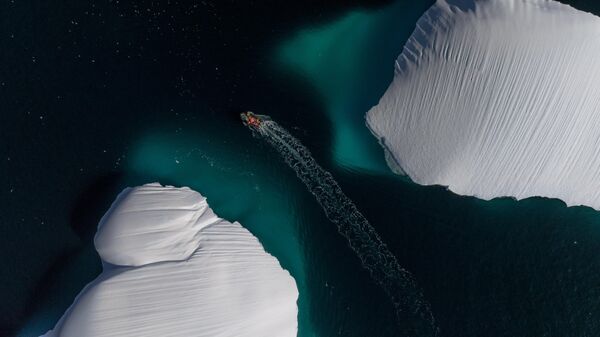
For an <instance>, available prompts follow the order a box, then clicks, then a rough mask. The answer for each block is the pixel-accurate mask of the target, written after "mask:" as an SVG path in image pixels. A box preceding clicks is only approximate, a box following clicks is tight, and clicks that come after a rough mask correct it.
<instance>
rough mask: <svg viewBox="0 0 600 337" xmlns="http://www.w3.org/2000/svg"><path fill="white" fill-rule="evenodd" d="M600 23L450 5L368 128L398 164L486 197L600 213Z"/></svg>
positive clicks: (527, 7)
mask: <svg viewBox="0 0 600 337" xmlns="http://www.w3.org/2000/svg"><path fill="white" fill-rule="evenodd" d="M598 55H600V18H598V17H596V16H594V15H592V14H589V13H585V12H581V11H579V10H576V9H574V8H572V7H570V6H567V5H564V4H561V3H559V2H556V1H552V0H485V1H475V0H438V1H437V2H436V4H434V5H433V6H432V7H431V8H430V9H429V10H428V11H427V12H426V13H425V14H424V15H423V16H422V17H421V19H419V21H418V23H417V27H416V29H415V31H414V32H413V34H412V36H411V37H410V39H409V40H408V42H407V43H406V45H405V46H404V49H403V51H402V53H401V54H400V56H399V57H398V59H397V61H396V66H395V76H394V80H393V82H392V84H391V85H390V86H389V88H388V89H387V91H386V92H385V94H384V95H383V97H382V98H381V100H380V102H379V104H378V105H376V106H375V107H373V108H372V109H371V110H370V111H369V112H368V113H367V117H366V118H367V126H368V127H369V129H370V130H371V131H372V133H373V134H374V135H375V136H376V137H377V138H378V139H379V140H380V143H381V144H382V145H383V147H384V149H385V151H386V157H387V159H388V164H389V165H390V167H391V168H392V169H393V170H394V171H396V172H397V173H401V174H407V175H408V176H409V177H410V178H411V179H412V180H413V181H415V182H417V183H419V184H423V185H433V184H437V185H444V186H448V188H449V189H450V190H452V191H454V192H456V193H458V194H463V195H473V196H477V197H480V198H483V199H491V198H494V197H499V196H512V197H515V198H517V199H522V198H527V197H531V196H543V197H551V198H560V199H562V200H563V201H564V202H565V203H567V204H568V205H587V206H591V207H593V208H595V209H600V62H598V61H599V58H598Z"/></svg>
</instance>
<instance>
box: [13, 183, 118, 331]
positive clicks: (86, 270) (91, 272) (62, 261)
mask: <svg viewBox="0 0 600 337" xmlns="http://www.w3.org/2000/svg"><path fill="white" fill-rule="evenodd" d="M121 182H122V174H121V173H118V172H111V173H108V174H106V175H102V176H99V177H97V178H96V179H94V180H93V181H92V182H91V183H90V184H89V185H88V186H87V187H85V188H84V189H83V191H82V192H81V193H80V194H79V196H78V197H77V199H76V201H75V202H74V203H73V208H72V210H71V214H70V222H69V225H70V227H71V229H72V230H73V231H74V232H75V233H76V234H77V235H78V236H79V238H80V240H81V244H80V245H79V246H78V247H76V248H74V249H71V250H69V251H66V252H64V253H62V254H61V255H59V256H58V257H57V258H56V259H55V260H54V262H53V263H52V265H50V266H49V268H48V269H47V270H46V272H45V273H44V274H43V276H42V278H41V279H40V281H39V282H38V283H37V286H36V287H35V288H34V290H33V291H32V292H31V295H30V300H29V303H28V304H27V305H26V307H25V310H24V311H23V314H22V316H21V317H22V323H21V324H23V323H27V322H26V321H23V320H25V319H26V318H29V317H32V316H33V315H35V314H36V313H40V312H43V314H44V315H45V316H51V317H44V319H48V322H52V323H51V324H52V325H51V326H49V327H48V329H50V328H52V327H53V326H54V323H55V322H57V321H58V319H59V318H60V316H61V315H62V313H63V312H64V311H65V310H66V308H67V307H68V306H69V305H70V304H71V303H72V302H73V300H74V299H75V296H76V295H77V294H78V293H79V292H80V291H81V289H82V286H81V285H82V284H87V283H88V282H90V281H91V280H92V279H93V278H95V277H96V276H97V275H98V274H99V273H100V272H101V271H102V267H101V263H100V258H99V256H98V254H97V252H96V250H95V248H94V245H93V237H94V234H95V233H96V229H97V226H98V222H99V221H100V218H101V217H102V215H103V214H104V212H106V210H107V209H108V208H109V207H110V204H111V203H112V201H113V200H114V198H115V196H116V195H117V193H118V191H120V189H121V188H122V186H120V184H121ZM48 309H49V310H48ZM47 310H48V311H47ZM17 331H18V330H15V331H12V332H10V334H14V333H16V332H17Z"/></svg>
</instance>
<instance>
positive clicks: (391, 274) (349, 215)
mask: <svg viewBox="0 0 600 337" xmlns="http://www.w3.org/2000/svg"><path fill="white" fill-rule="evenodd" d="M260 117H263V116H260ZM265 117H266V116H265ZM242 119H244V118H243V117H242ZM246 125H248V124H246ZM248 126H249V127H251V129H252V130H254V131H255V133H256V134H257V135H258V136H260V137H261V138H263V139H264V140H266V141H267V142H268V143H269V144H270V145H271V146H273V148H275V149H276V150H277V151H278V152H279V153H280V155H281V156H282V157H283V159H284V160H285V162H286V163H287V164H288V165H289V166H290V167H291V168H292V169H294V171H295V172H296V175H297V176H298V178H300V180H301V181H302V182H303V183H304V184H305V185H306V187H307V188H308V190H309V191H310V192H311V193H312V194H313V195H314V196H315V197H316V199H317V201H318V203H319V204H320V205H321V207H322V208H323V210H324V211H325V214H326V215H327V218H328V219H329V220H330V221H331V222H333V223H334V224H335V225H337V228H338V231H339V233H340V234H341V235H343V236H344V237H345V238H346V239H347V240H348V244H349V246H350V248H352V250H354V252H355V253H356V255H357V256H358V257H359V258H360V260H361V261H362V265H363V267H364V268H366V269H367V270H368V271H369V273H370V274H371V277H372V279H373V280H374V281H375V282H376V283H377V284H378V285H379V286H381V287H382V288H383V290H384V291H385V292H386V293H387V295H388V297H389V298H390V299H391V301H392V303H393V305H394V308H395V312H396V318H397V320H398V324H399V325H400V327H401V328H403V329H405V330H406V332H407V333H408V335H409V336H437V335H438V333H439V331H438V328H437V327H436V324H435V320H434V317H433V314H432V312H431V309H430V307H429V304H428V303H427V301H425V299H424V297H423V294H422V292H421V290H420V288H419V286H418V285H417V282H416V280H415V279H414V277H413V276H412V275H411V274H410V273H409V272H408V271H406V270H405V269H403V268H402V267H400V265H399V264H398V261H397V260H396V258H395V256H394V255H393V254H392V253H391V252H390V250H389V249H388V248H387V246H386V245H385V243H384V242H383V241H382V240H381V238H380V237H379V234H377V232H376V231H375V229H374V228H373V226H371V224H370V223H369V221H367V219H366V218H365V217H364V216H363V215H362V214H361V213H360V211H359V210H358V209H357V207H356V206H355V205H354V203H353V202H352V201H351V200H350V198H348V197H347V196H346V195H345V194H344V193H343V192H342V189H341V188H340V186H339V185H338V183H337V182H336V181H335V180H334V179H333V176H332V175H331V174H330V173H329V172H327V171H325V170H324V169H323V168H322V167H321V166H319V164H317V162H316V161H315V159H314V158H313V157H312V155H311V154H310V152H309V151H308V149H307V148H306V147H304V146H303V145H302V144H301V143H300V142H299V141H298V140H297V139H296V138H294V137H293V136H292V135H291V134H290V133H289V132H287V131H286V130H285V129H284V128H283V127H281V126H280V125H279V124H277V123H276V122H275V121H273V120H271V119H270V118H260V120H259V122H258V123H255V125H248Z"/></svg>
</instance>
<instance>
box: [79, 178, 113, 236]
mask: <svg viewBox="0 0 600 337" xmlns="http://www.w3.org/2000/svg"><path fill="white" fill-rule="evenodd" d="M122 178H123V175H122V174H121V173H120V172H109V173H107V174H105V175H102V176H100V177H98V178H96V179H95V180H94V181H93V182H92V183H91V184H90V185H88V186H87V187H86V188H85V189H84V190H83V191H82V192H81V193H80V194H79V196H78V197H77V199H76V200H75V202H74V204H73V208H72V210H71V214H70V219H69V225H70V227H71V229H72V230H73V231H74V232H75V233H77V235H78V236H79V238H80V239H81V240H82V241H83V242H86V243H87V242H90V240H91V238H93V236H94V234H95V233H96V229H97V227H98V222H99V221H100V217H102V214H104V212H105V211H106V210H107V209H108V207H107V201H109V200H110V201H109V202H112V200H113V199H114V198H115V196H116V195H117V193H118V192H119V191H120V182H121V179H122ZM109 205H110V204H109ZM99 216H100V217H99Z"/></svg>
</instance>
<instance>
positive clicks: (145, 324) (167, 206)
mask: <svg viewBox="0 0 600 337" xmlns="http://www.w3.org/2000/svg"><path fill="white" fill-rule="evenodd" d="M95 245H96V248H97V250H98V252H99V254H100V256H101V258H102V260H103V262H104V271H103V272H102V274H101V275H100V276H98V278H97V279H96V280H94V281H93V282H92V283H90V284H89V285H87V286H86V287H85V288H84V289H83V290H82V292H81V293H80V294H79V295H78V296H77V298H76V299H75V301H74V303H73V304H72V305H71V307H70V308H69V309H68V310H67V312H66V313H65V314H64V315H63V317H62V318H61V319H60V321H59V322H58V323H57V325H56V327H55V328H54V329H53V330H51V331H49V332H48V333H46V334H45V335H44V336H47V337H54V336H61V337H62V336H64V337H68V336H74V337H75V336H76V337H82V336H90V337H92V336H93V337H96V336H111V337H114V336H128V337H130V336H223V337H225V336H265V337H268V336H273V337H279V336H290V337H292V336H296V333H297V318H296V317H297V306H296V299H297V297H298V290H297V288H296V284H295V281H294V279H293V278H292V277H291V276H290V275H289V273H288V272H287V271H285V270H284V269H282V268H281V266H280V265H279V263H278V261H277V260H276V259H275V258H274V257H273V256H271V255H269V254H268V253H266V252H265V251H264V249H263V248H262V246H261V244H260V243H259V242H258V240H257V239H256V238H255V237H254V236H253V235H252V234H250V232H248V231H247V230H246V229H244V228H243V227H242V226H241V225H240V224H239V223H237V222H234V223H230V222H228V221H226V220H223V219H220V218H218V217H217V216H216V215H215V214H214V213H213V212H212V210H211V209H210V208H209V206H208V204H207V202H206V199H205V198H204V197H203V196H201V195H200V194H199V193H197V192H195V191H192V190H191V189H189V188H185V187H184V188H175V187H172V186H161V185H159V184H156V183H155V184H147V185H143V186H141V187H136V188H131V189H126V190H125V191H123V192H122V193H121V194H120V195H119V197H118V198H117V200H116V201H115V202H114V204H113V205H112V207H111V208H110V210H109V211H108V212H107V213H106V215H105V216H104V217H103V218H102V220H101V222H100V225H99V227H98V233H97V234H96V237H95Z"/></svg>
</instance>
